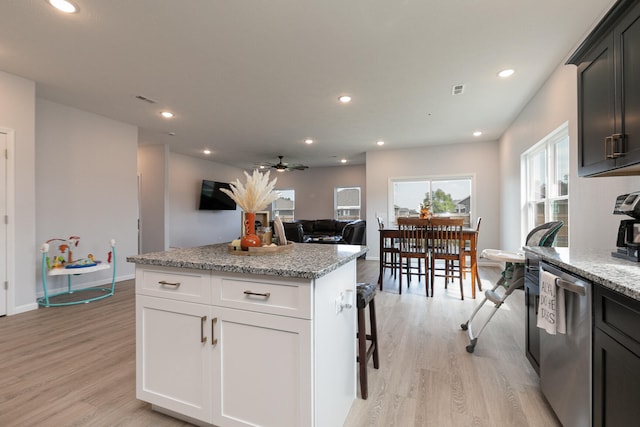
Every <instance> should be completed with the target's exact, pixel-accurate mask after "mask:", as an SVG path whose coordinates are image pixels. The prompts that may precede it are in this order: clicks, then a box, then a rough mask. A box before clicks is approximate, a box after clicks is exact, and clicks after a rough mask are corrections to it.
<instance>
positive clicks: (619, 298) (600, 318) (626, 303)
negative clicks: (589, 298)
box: [595, 286, 640, 354]
mask: <svg viewBox="0 0 640 427" xmlns="http://www.w3.org/2000/svg"><path fill="white" fill-rule="evenodd" d="M595 324H596V327H597V328H599V329H602V330H603V331H604V332H606V333H607V334H609V335H610V336H611V337H613V338H614V339H616V340H618V341H619V342H620V343H621V344H623V345H625V346H627V347H628V348H629V349H631V350H632V351H634V352H635V353H636V354H640V328H639V326H640V302H639V301H636V300H634V299H632V298H629V297H627V296H625V295H622V294H619V293H617V292H613V291H611V290H609V289H606V288H603V287H601V286H596V287H595Z"/></svg>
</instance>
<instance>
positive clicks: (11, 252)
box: [0, 127, 16, 315]
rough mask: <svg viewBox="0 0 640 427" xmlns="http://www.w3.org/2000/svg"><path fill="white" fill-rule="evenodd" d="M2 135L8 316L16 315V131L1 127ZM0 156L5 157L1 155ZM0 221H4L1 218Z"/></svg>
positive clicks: (2, 286)
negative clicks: (4, 136)
mask: <svg viewBox="0 0 640 427" xmlns="http://www.w3.org/2000/svg"><path fill="white" fill-rule="evenodd" d="M0 133H4V134H5V135H6V136H7V156H6V158H5V160H4V161H5V165H6V167H7V169H6V174H7V175H6V182H5V185H6V203H7V217H8V218H9V220H8V223H7V224H6V227H7V228H6V231H7V252H6V253H7V259H6V265H7V283H8V286H7V288H6V291H5V292H6V304H7V307H6V309H7V315H12V314H15V307H16V301H15V248H16V244H15V222H16V215H15V202H16V198H15V130H13V129H8V128H2V127H0ZM0 155H3V154H1V153H0ZM0 221H3V219H2V218H0ZM1 288H4V284H3V283H0V289H1Z"/></svg>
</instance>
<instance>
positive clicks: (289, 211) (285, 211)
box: [271, 190, 296, 222]
mask: <svg viewBox="0 0 640 427" xmlns="http://www.w3.org/2000/svg"><path fill="white" fill-rule="evenodd" d="M276 191H277V192H278V194H279V197H278V198H277V199H276V200H274V201H273V203H272V204H271V209H272V210H273V217H274V218H275V217H276V216H279V217H280V219H281V220H282V222H293V221H294V217H295V210H296V191H295V190H276Z"/></svg>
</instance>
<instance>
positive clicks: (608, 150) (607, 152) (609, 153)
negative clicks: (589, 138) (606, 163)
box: [604, 135, 615, 159]
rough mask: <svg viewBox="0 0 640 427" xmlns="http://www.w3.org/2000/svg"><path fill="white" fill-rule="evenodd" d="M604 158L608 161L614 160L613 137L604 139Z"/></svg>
mask: <svg viewBox="0 0 640 427" xmlns="http://www.w3.org/2000/svg"><path fill="white" fill-rule="evenodd" d="M604 157H605V158H606V159H613V158H615V157H613V135H611V136H607V137H606V138H605V139H604Z"/></svg>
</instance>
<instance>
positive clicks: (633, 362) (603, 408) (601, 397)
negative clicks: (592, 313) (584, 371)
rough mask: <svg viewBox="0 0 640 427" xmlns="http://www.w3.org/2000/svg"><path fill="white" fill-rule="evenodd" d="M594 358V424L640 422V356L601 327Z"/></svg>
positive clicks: (610, 424) (594, 344) (595, 340)
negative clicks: (639, 402) (639, 401)
mask: <svg viewBox="0 0 640 427" xmlns="http://www.w3.org/2000/svg"><path fill="white" fill-rule="evenodd" d="M593 357H594V360H593V425H594V426H607V427H615V426H633V425H638V422H639V420H640V405H639V404H638V396H640V357H638V355H636V354H634V353H633V352H632V351H630V350H629V349H627V348H626V347H625V346H623V345H622V344H620V343H618V341H616V340H614V339H613V338H611V337H610V336H609V335H607V334H606V333H604V332H602V331H601V330H600V329H598V328H595V331H594V337H593Z"/></svg>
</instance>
